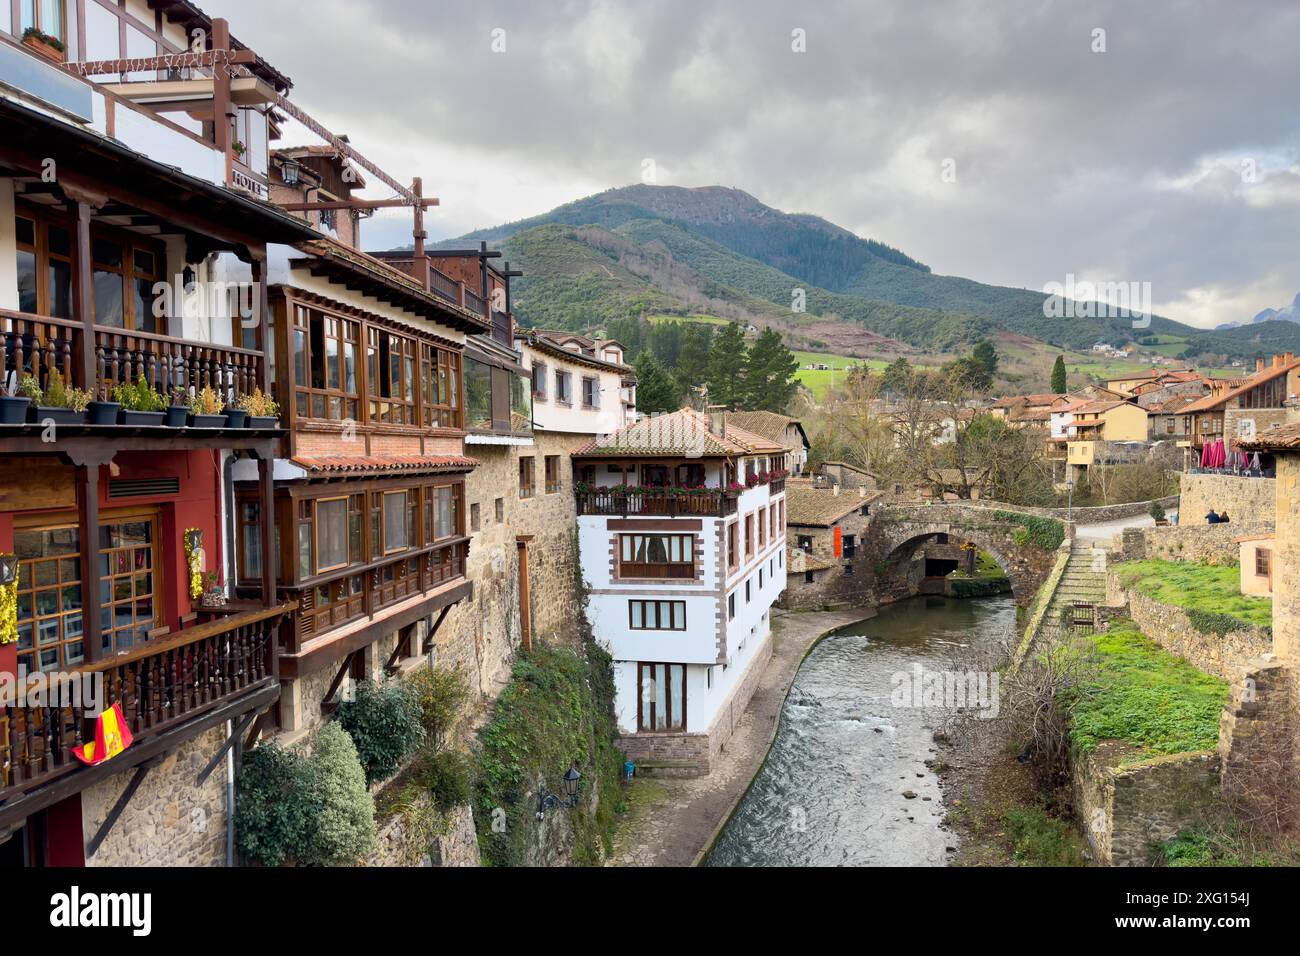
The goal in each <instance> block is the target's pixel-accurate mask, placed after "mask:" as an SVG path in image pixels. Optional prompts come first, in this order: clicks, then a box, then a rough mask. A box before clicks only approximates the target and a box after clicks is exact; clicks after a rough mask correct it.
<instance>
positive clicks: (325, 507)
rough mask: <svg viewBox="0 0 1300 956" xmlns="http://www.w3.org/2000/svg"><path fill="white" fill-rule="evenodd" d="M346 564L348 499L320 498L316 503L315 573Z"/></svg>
mask: <svg viewBox="0 0 1300 956" xmlns="http://www.w3.org/2000/svg"><path fill="white" fill-rule="evenodd" d="M347 564H348V499H347V498H346V497H344V498H322V499H319V500H318V501H317V502H316V573H317V574H321V573H323V572H325V571H333V570H335V569H336V568H343V567H347Z"/></svg>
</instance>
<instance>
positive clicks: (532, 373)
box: [529, 362, 548, 402]
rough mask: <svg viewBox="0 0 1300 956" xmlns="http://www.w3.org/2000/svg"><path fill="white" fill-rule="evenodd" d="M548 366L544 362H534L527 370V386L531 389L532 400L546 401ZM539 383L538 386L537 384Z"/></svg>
mask: <svg viewBox="0 0 1300 956" xmlns="http://www.w3.org/2000/svg"><path fill="white" fill-rule="evenodd" d="M547 370H548V366H547V364H546V363H545V362H534V363H533V365H532V368H531V369H530V370H529V387H530V388H531V389H532V391H533V401H535V402H544V401H546V394H547V392H546V373H547ZM539 384H540V385H541V387H540V388H539V387H538V385H539Z"/></svg>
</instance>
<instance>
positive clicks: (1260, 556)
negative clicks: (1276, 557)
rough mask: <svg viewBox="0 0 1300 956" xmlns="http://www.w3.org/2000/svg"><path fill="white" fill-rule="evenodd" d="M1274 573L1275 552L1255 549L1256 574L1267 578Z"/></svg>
mask: <svg viewBox="0 0 1300 956" xmlns="http://www.w3.org/2000/svg"><path fill="white" fill-rule="evenodd" d="M1272 573H1273V552H1272V551H1271V550H1269V549H1268V548H1256V549H1255V574H1256V576H1258V577H1261V578H1266V577H1268V576H1269V575H1271V574H1272Z"/></svg>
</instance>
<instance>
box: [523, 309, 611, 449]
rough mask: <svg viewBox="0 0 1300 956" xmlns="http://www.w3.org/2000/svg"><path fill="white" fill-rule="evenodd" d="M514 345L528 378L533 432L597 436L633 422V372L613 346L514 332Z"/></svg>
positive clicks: (534, 332)
mask: <svg viewBox="0 0 1300 956" xmlns="http://www.w3.org/2000/svg"><path fill="white" fill-rule="evenodd" d="M515 345H516V346H517V347H518V348H519V350H520V354H521V362H522V363H523V365H524V367H525V368H527V369H528V371H529V374H530V375H531V376H532V383H533V384H532V390H533V425H534V427H535V428H536V429H537V430H539V431H550V432H568V433H579V434H584V435H598V434H600V435H603V434H608V433H610V432H612V431H615V430H616V429H618V428H621V427H622V426H623V425H625V424H629V423H631V422H634V421H636V372H635V371H634V370H633V369H632V368H631V367H630V366H627V365H624V364H623V346H622V345H620V344H619V343H618V342H616V341H614V340H613V339H591V338H588V337H587V336H585V335H577V334H575V333H572V332H551V331H547V330H545V329H518V330H516V332H515Z"/></svg>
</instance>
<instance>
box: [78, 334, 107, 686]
mask: <svg viewBox="0 0 1300 956" xmlns="http://www.w3.org/2000/svg"><path fill="white" fill-rule="evenodd" d="M87 351H89V350H87ZM77 532H78V535H79V537H80V539H81V548H80V552H81V554H80V560H81V647H82V653H83V654H84V655H85V659H86V661H87V662H89V663H93V662H95V661H97V660H99V659H100V657H101V656H102V654H103V648H102V647H101V646H100V640H101V638H100V627H99V613H98V611H99V603H100V602H99V463H98V462H96V461H92V462H90V463H88V464H81V465H78V466H77Z"/></svg>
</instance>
